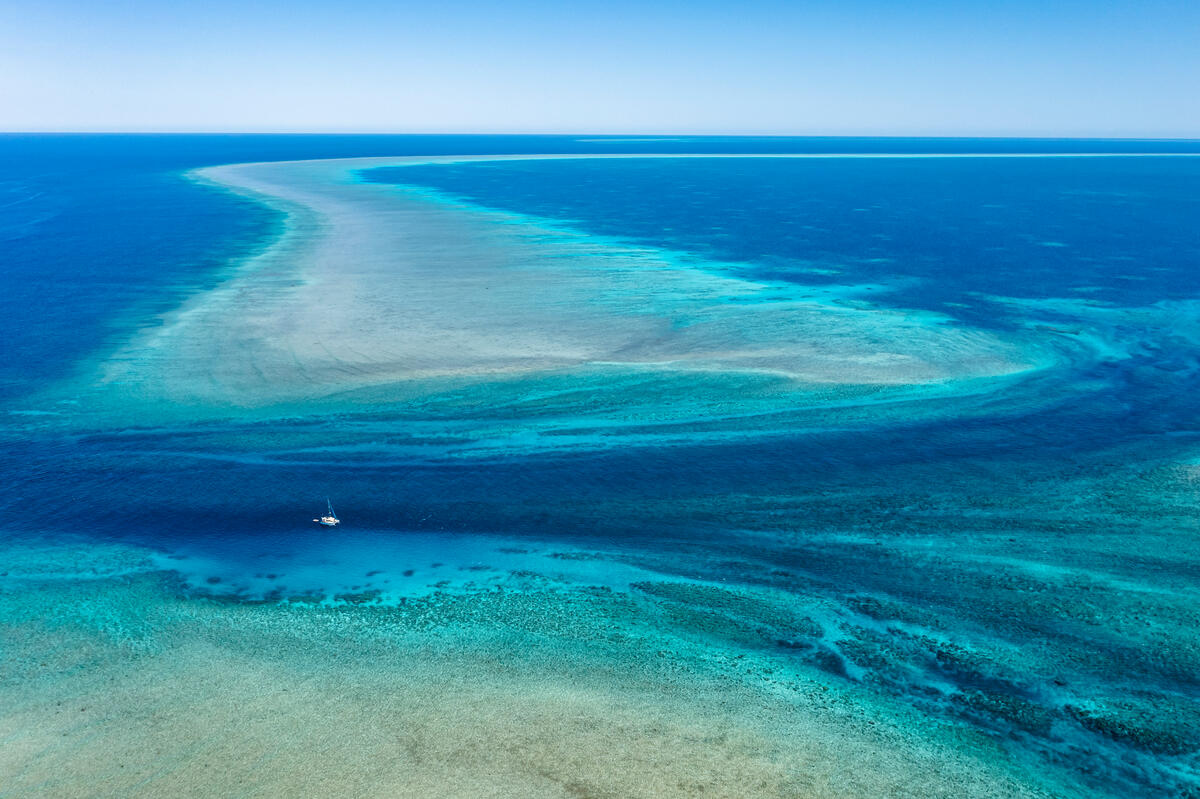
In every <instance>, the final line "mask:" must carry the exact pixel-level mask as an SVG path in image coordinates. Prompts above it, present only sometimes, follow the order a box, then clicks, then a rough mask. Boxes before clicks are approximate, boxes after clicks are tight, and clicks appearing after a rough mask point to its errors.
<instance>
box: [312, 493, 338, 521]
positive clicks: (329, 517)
mask: <svg viewBox="0 0 1200 799" xmlns="http://www.w3.org/2000/svg"><path fill="white" fill-rule="evenodd" d="M325 505H326V506H327V507H328V508H329V512H328V513H326V514H325V515H324V516H322V517H321V518H319V519H313V521H314V522H316V523H317V524H319V525H321V526H322V527H337V526H338V525H339V524H341V523H342V520H341V519H339V518H338V517H337V514H336V513H334V512H333V503H332V502H330V501H329V497H325Z"/></svg>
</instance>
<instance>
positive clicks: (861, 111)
mask: <svg viewBox="0 0 1200 799" xmlns="http://www.w3.org/2000/svg"><path fill="white" fill-rule="evenodd" d="M1198 98H1200V0H1140V2H1139V1H1138V0H1109V1H1107V2H1106V0H1091V1H1090V2H1083V1H1081V0H1036V1H1035V0H992V1H991V2H978V1H977V0H958V2H952V1H951V0H907V2H903V1H902V0H894V1H892V2H885V1H884V0H841V1H840V2H831V1H828V0H820V1H819V2H803V0H792V1H791V2H779V1H778V0H742V1H741V2H712V0H693V2H654V0H642V1H641V2H634V1H632V0H608V1H607V2H600V1H598V0H577V1H576V2H572V0H558V1H557V2H552V1H551V0H509V2H504V3H498V2H480V1H479V0H444V1H443V2H436V0H429V1H428V2H424V3H405V2H379V1H378V0H342V2H331V1H330V0H322V2H317V1H316V0H290V1H289V2H284V1H282V0H207V1H206V2H195V0H173V1H168V0H157V1H155V2H150V1H148V0H100V1H98V0H41V2H30V0H20V2H14V0H0V130H6V131H214V132H216V131H247V132H260V131H261V132H292V131H312V132H326V131H328V132H372V133H374V132H394V133H405V132H414V133H418V132H419V133H431V132H447V133H499V132H526V133H646V134H670V133H692V134H776V135H917V136H921V135H931V136H938V135H950V136H953V135H962V136H1098V137H1169V138H1200V99H1198Z"/></svg>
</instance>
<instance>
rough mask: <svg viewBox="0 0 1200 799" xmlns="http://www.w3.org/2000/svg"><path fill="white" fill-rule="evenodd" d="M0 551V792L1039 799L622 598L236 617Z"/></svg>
mask: <svg viewBox="0 0 1200 799" xmlns="http://www.w3.org/2000/svg"><path fill="white" fill-rule="evenodd" d="M9 555H10V558H9V562H14V561H20V562H22V563H24V564H25V567H26V568H25V576H24V577H22V578H21V580H20V582H19V586H20V590H12V589H13V588H14V587H16V586H15V584H14V582H12V581H10V582H9V583H8V584H7V585H8V586H9V589H8V590H5V591H4V593H2V594H0V611H2V613H3V617H4V618H5V619H6V624H5V625H4V627H3V635H4V642H3V643H4V647H3V649H4V652H5V656H4V657H3V659H2V660H0V697H2V701H0V708H3V709H2V710H0V741H2V742H3V746H0V775H4V777H3V785H2V787H0V795H3V796H5V797H32V796H56V797H92V796H163V797H166V796H302V795H327V796H423V797H669V796H715V797H746V796H755V797H773V796H778V797H813V799H816V798H818V797H820V798H824V797H859V796H861V797H878V796H894V797H901V796H913V797H917V796H921V797H966V796H973V797H993V796H994V797H999V796H1004V797H1017V796H1036V795H1039V794H1037V792H1035V791H1032V790H1030V789H1028V788H1023V787H1018V783H1017V782H1016V781H1015V780H1014V779H1012V778H1010V777H1009V776H1008V775H1006V774H1005V769H1006V766H1005V765H1004V764H1005V760H1004V758H1003V757H999V756H998V752H997V750H996V749H995V747H994V746H993V745H992V744H990V743H989V742H988V741H987V740H986V739H984V738H983V737H981V736H977V735H974V734H971V733H969V732H967V731H964V730H963V729H960V728H955V727H950V726H942V725H939V724H938V723H936V722H931V721H929V720H927V719H925V720H918V718H917V717H916V716H915V715H912V714H909V713H907V712H905V711H903V710H902V709H898V708H895V707H892V708H888V707H884V706H880V707H877V708H872V707H871V705H870V704H867V705H863V704H862V703H861V702H860V701H857V699H858V698H856V697H854V696H851V695H847V694H844V693H842V692H841V691H839V690H838V689H831V688H830V687H829V686H828V685H826V684H823V682H822V681H820V680H814V679H812V677H811V676H808V677H806V676H804V675H802V674H799V673H795V672H792V671H790V670H788V669H787V668H786V666H781V663H778V662H772V661H771V660H770V659H769V658H762V657H759V656H756V655H754V654H750V655H748V656H747V655H746V654H742V655H740V656H738V655H734V654H732V653H728V654H725V655H720V654H717V653H716V652H715V651H710V650H707V649H706V648H705V647H703V646H699V645H697V643H696V642H694V641H688V640H685V639H677V638H672V637H671V636H670V635H666V634H664V633H662V632H661V631H659V630H658V629H657V626H656V624H655V619H654V617H653V614H652V613H648V612H647V610H646V608H645V607H643V606H642V605H640V604H639V603H638V602H637V601H635V600H633V599H631V598H630V597H629V596H626V595H621V594H614V593H611V592H605V591H588V590H586V589H583V590H574V591H558V590H554V591H527V592H505V591H497V592H487V593H463V594H454V595H452V594H435V595H432V596H430V597H427V598H425V599H423V600H420V601H414V602H412V603H409V604H408V605H406V606H400V607H395V608H379V607H358V606H355V605H347V606H343V607H339V608H329V607H319V606H311V605H305V604H295V603H292V604H286V603H285V604H281V605H280V604H253V603H251V604H245V603H237V602H228V601H215V600H211V599H202V598H187V597H183V596H179V595H176V594H174V593H173V591H172V590H171V586H172V585H173V583H172V581H171V580H170V578H169V576H168V575H165V574H162V573H156V572H152V571H146V572H141V571H139V566H138V565H137V561H138V556H137V555H136V554H135V553H132V552H131V553H129V561H130V563H128V564H124V565H121V566H120V567H119V568H118V567H117V566H115V565H114V562H117V563H119V562H120V561H121V560H122V556H121V553H119V552H118V553H116V554H114V552H113V551H108V552H107V553H105V555H104V557H105V560H106V562H104V563H101V564H99V565H98V566H97V567H96V568H95V569H91V568H90V567H89V568H88V570H87V571H86V572H84V573H81V574H79V575H76V577H74V578H71V577H68V576H65V575H63V574H62V573H61V572H60V571H58V570H59V569H61V565H60V563H61V561H63V560H68V559H69V560H70V561H71V562H72V563H73V564H74V565H75V566H76V567H78V566H79V565H81V564H85V563H87V561H88V560H89V558H88V556H87V555H86V554H84V553H75V554H72V555H69V556H67V555H65V553H64V552H63V550H61V549H57V548H54V549H43V550H39V551H32V552H30V551H26V552H21V551H20V550H11V549H10V550H9ZM51 560H52V561H53V562H49V561H51ZM39 563H45V567H44V569H43V568H40V567H39V566H38V564H39ZM39 572H44V575H43V576H42V577H39V576H38V574H39ZM51 572H53V573H54V576H53V578H50V577H48V576H45V575H49V574H50V573H51ZM910 724H911V725H920V734H919V735H913V734H912V730H911V729H908V730H906V725H910Z"/></svg>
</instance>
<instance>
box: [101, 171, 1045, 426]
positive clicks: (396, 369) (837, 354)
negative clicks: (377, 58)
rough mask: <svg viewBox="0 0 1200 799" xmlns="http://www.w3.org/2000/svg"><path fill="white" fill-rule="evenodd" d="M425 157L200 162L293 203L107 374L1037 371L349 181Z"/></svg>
mask: <svg viewBox="0 0 1200 799" xmlns="http://www.w3.org/2000/svg"><path fill="white" fill-rule="evenodd" d="M415 160H419V159H348V160H341V161H314V162H293V163H270V164H247V165H237V166H227V167H217V168H211V169H206V170H203V171H202V173H201V175H202V178H203V179H204V180H208V181H213V182H217V183H220V184H221V185H223V186H226V187H227V188H229V189H231V190H233V191H236V192H239V193H242V194H245V195H247V196H251V197H254V198H257V199H259V200H260V201H262V202H265V203H267V204H269V205H271V206H273V207H276V208H278V209H280V210H282V211H284V212H285V213H286V214H287V224H286V232H285V233H284V235H283V237H282V238H281V239H280V240H279V241H278V242H277V243H276V244H275V245H274V246H272V247H271V248H270V249H269V250H267V251H266V252H264V253H263V254H261V255H260V256H258V257H257V258H254V259H252V260H251V261H250V262H248V263H246V264H245V265H243V266H242V267H241V268H239V269H238V270H237V271H236V273H235V274H234V276H233V277H232V278H231V279H230V280H228V281H227V282H226V283H224V284H223V285H222V286H220V287H218V288H216V289H213V290H211V291H208V292H205V293H203V294H201V295H199V296H197V297H195V298H193V299H192V300H191V301H189V302H188V303H186V304H185V306H184V307H182V308H181V309H179V310H178V311H177V312H175V313H173V314H171V315H170V316H169V317H168V318H167V320H166V324H165V325H164V326H162V327H161V328H156V329H154V330H151V331H147V332H146V333H145V334H144V335H140V336H138V337H136V338H135V340H134V341H132V342H130V344H129V345H128V346H127V347H125V348H124V349H122V350H121V351H120V352H118V353H116V354H115V355H114V356H113V357H112V358H111V359H109V360H108V361H107V362H106V363H104V364H103V367H102V378H101V382H102V384H104V385H105V386H106V387H107V388H108V389H109V390H115V391H116V393H117V394H118V395H119V398H120V400H121V401H125V402H128V401H130V400H135V401H136V400H149V401H150V402H151V403H162V402H167V403H175V404H187V405H194V406H210V407H218V408H226V409H229V408H238V407H256V406H264V405H271V404H278V403H287V402H305V401H308V400H313V399H317V398H323V397H329V396H331V395H334V394H337V393H339V392H345V391H347V390H351V389H356V388H361V387H364V386H377V385H386V384H396V383H406V384H409V385H410V386H413V387H414V389H413V390H415V391H419V390H420V389H419V387H418V386H419V384H420V383H421V381H423V380H427V379H432V378H447V377H450V378H465V379H469V380H470V379H494V378H495V377H497V376H503V375H512V374H527V373H530V372H549V371H554V370H559V371H561V370H572V369H576V368H593V369H594V368H595V367H596V366H597V365H603V366H609V367H612V366H616V367H638V368H643V367H650V368H654V369H659V370H666V371H678V370H684V371H716V372H736V371H745V372H763V373H770V374H777V375H783V376H786V377H788V378H790V379H792V380H794V381H797V382H802V383H806V384H831V385H845V384H855V385H863V384H867V385H880V386H898V385H908V384H938V383H945V382H946V381H953V380H958V379H969V378H976V377H987V376H995V375H1003V374H1013V373H1018V372H1021V371H1023V370H1027V369H1029V368H1031V367H1032V366H1033V365H1035V364H1034V363H1033V362H1031V361H1030V358H1031V357H1033V356H1030V354H1029V353H1022V352H1020V351H1019V349H1018V348H1017V347H1016V346H1015V345H1013V344H1011V343H1008V342H1005V341H1002V340H1000V339H997V338H995V337H994V336H991V335H989V334H986V333H984V332H982V331H977V330H971V329H966V328H962V327H958V326H954V325H950V324H947V323H946V320H944V319H942V318H940V317H937V316H936V315H931V314H923V313H903V312H898V311H892V310H882V309H878V308H871V307H867V306H865V305H863V304H862V303H856V302H852V301H840V300H838V299H837V298H838V296H839V295H838V294H837V292H834V293H829V292H826V293H825V294H824V295H822V294H821V292H816V291H808V290H806V291H805V292H804V293H805V294H807V295H809V296H807V297H805V298H797V297H795V296H791V295H789V294H788V293H786V292H784V293H782V294H781V288H780V287H779V286H768V285H764V284H759V283H754V282H750V281H746V280H741V279H736V278H733V277H728V276H722V275H720V274H717V273H715V272H713V271H706V270H704V269H698V268H695V267H693V266H684V265H681V264H680V263H678V262H677V261H676V260H673V259H672V258H671V257H670V256H669V254H666V253H662V252H659V251H653V250H649V249H636V248H630V247H624V246H620V245H618V244H615V243H613V242H605V241H599V242H598V241H595V240H593V239H590V238H587V237H581V236H578V235H571V234H569V233H564V232H562V231H553V230H548V229H544V228H539V227H537V226H536V225H534V224H531V223H530V221H529V220H522V219H519V218H517V217H513V216H511V215H505V214H499V213H491V212H485V211H481V210H479V209H469V208H466V207H464V206H461V205H457V204H454V203H450V202H447V201H444V200H438V199H436V198H431V197H429V196H428V195H427V194H423V193H421V192H417V191H406V190H402V189H396V188H395V187H390V186H385V185H380V184H367V183H360V182H356V181H355V180H353V179H352V174H353V173H354V172H355V171H357V170H360V169H363V168H366V167H370V166H381V165H388V164H400V163H406V162H413V161H415ZM425 160H428V159H425ZM459 160H461V159H459ZM792 288H794V287H792ZM789 290H790V289H789ZM839 291H842V292H843V294H845V292H846V290H844V289H842V290H839ZM850 294H851V295H852V294H853V292H850ZM819 295H820V296H819ZM838 302H841V303H842V304H838ZM856 306H858V307H856ZM1038 357H1040V356H1038ZM1034 360H1035V361H1036V360H1037V357H1034ZM793 399H794V398H793Z"/></svg>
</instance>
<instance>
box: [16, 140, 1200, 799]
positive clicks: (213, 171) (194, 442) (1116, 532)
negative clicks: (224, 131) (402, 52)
mask: <svg viewBox="0 0 1200 799" xmlns="http://www.w3.org/2000/svg"><path fill="white" fill-rule="evenodd" d="M1198 155H1200V143H1197V142H1185V141H1177V142H1164V141H1099V140H1096V141H1082V140H1080V141H1069V140H988V139H978V140H971V139H957V140H940V139H840V138H830V139H805V138H797V139H789V138H736V137H735V138H719V137H698V138H696V137H675V138H666V137H661V138H621V137H582V138H581V137H566V136H562V137H559V136H217V135H213V136H200V135H196V136H191V135H187V136H183V135H180V136H166V135H164V136H118V135H112V136H99V135H97V136H91V135H86V136H84V135H80V136H58V135H41V136H23V135H6V136H3V137H0V265H3V269H2V270H0V336H2V338H3V340H4V341H5V348H4V349H5V357H4V358H3V359H0V423H2V425H3V427H2V430H0V436H2V437H3V443H4V446H3V449H2V450H0V474H3V478H4V486H5V491H4V492H3V497H0V505H2V510H0V512H2V514H3V515H2V517H0V518H3V519H4V523H3V525H2V527H0V530H2V532H0V552H3V558H2V561H0V693H2V694H3V695H4V696H6V697H7V701H0V740H4V741H6V742H7V743H6V745H5V746H4V747H3V748H2V751H0V796H10V795H11V796H26V795H29V796H33V795H108V794H112V795H118V794H119V795H132V794H137V793H139V792H140V793H143V794H147V795H152V794H153V793H154V792H155V791H158V792H170V791H172V790H178V789H179V786H181V785H193V786H194V785H197V784H201V785H206V786H208V787H209V788H211V789H212V790H213V791H215V792H228V791H229V790H232V788H231V786H235V785H236V786H240V788H239V789H244V790H245V792H247V793H250V794H254V795H278V794H280V793H288V792H292V793H294V792H296V791H309V792H311V791H313V790H318V792H319V790H320V786H325V789H328V790H335V791H343V792H351V793H352V792H353V791H355V790H358V791H362V792H367V793H379V792H381V791H382V792H385V793H386V792H387V791H389V790H390V791H393V792H396V791H399V792H401V793H403V792H408V793H410V794H420V795H427V796H438V795H445V796H451V795H473V796H480V795H498V796H503V795H516V794H519V795H527V796H540V795H546V796H557V795H572V791H573V792H574V795H622V796H633V795H674V794H678V795H728V796H775V795H779V796H809V795H811V796H826V795H828V796H856V795H863V796H868V795H869V796H881V795H888V796H906V795H914V796H915V795H922V796H930V795H932V796H1132V795H1138V796H1147V797H1159V796H1161V797H1168V796H1170V797H1175V796H1191V795H1196V794H1197V791H1200V760H1198V759H1197V758H1198V752H1200V701H1197V699H1196V697H1197V696H1198V695H1200V693H1198V689H1200V685H1198V683H1197V676H1196V675H1197V674H1200V639H1198V638H1197V632H1196V631H1197V629H1198V627H1197V622H1200V543H1198V540H1197V532H1198V530H1200V525H1198V524H1197V517H1196V508H1195V496H1196V490H1197V480H1198V479H1200V429H1197V427H1196V424H1195V419H1196V415H1197V410H1200V400H1198V399H1197V397H1198V396H1200V391H1198V389H1200V321H1198V320H1200V304H1197V296H1198V294H1200V290H1198V288H1197V287H1198V285H1200V284H1197V281H1196V275H1197V273H1198V272H1197V270H1198V268H1200V226H1198V225H1197V224H1196V220H1197V219H1198V218H1200V213H1198V212H1200V191H1198V189H1200V157H1197V156H1198ZM327 497H328V498H329V499H331V500H332V502H333V504H334V506H335V507H336V508H337V511H338V513H339V515H340V516H341V517H342V519H343V524H342V525H341V526H340V527H339V528H337V529H336V530H334V531H328V530H325V529H322V528H319V527H317V526H316V525H314V524H313V523H312V521H311V519H312V517H313V516H316V515H319V513H320V512H321V511H322V510H323V509H324V507H325V501H326V498H327ZM181 686H186V688H185V687H181ZM285 691H286V692H287V693H286V696H285V694H284V692H285ZM66 707H69V708H70V709H71V710H70V714H69V715H68V714H66V713H65V712H64V710H63V708H66ZM5 708H7V710H5ZM76 708H82V709H76ZM322 730H324V731H326V732H328V731H330V730H332V731H333V737H332V738H331V737H329V736H328V735H326V734H323V733H322ZM314 751H319V752H321V753H322V755H321V758H320V767H319V768H318V767H317V766H316V765H314V764H313V763H311V762H308V761H310V760H311V758H310V757H307V755H308V754H310V753H312V752H314ZM368 755H369V757H368ZM213 759H224V761H226V762H228V764H229V765H228V767H227V768H226V769H225V770H224V772H222V773H221V774H214V773H210V772H207V771H204V766H203V764H204V763H205V762H207V761H210V760H213ZM618 764H619V765H618ZM323 781H324V782H323ZM96 785H103V786H105V787H104V788H103V789H100V788H95V787H90V788H89V787H86V786H96Z"/></svg>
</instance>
